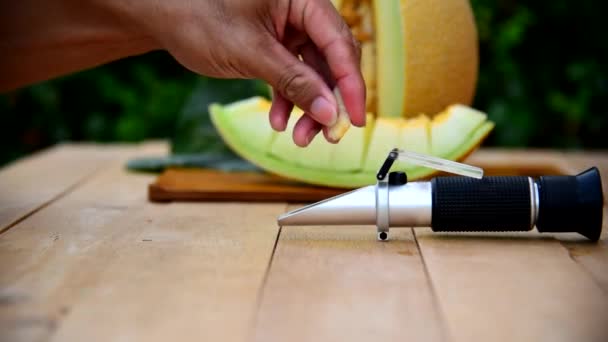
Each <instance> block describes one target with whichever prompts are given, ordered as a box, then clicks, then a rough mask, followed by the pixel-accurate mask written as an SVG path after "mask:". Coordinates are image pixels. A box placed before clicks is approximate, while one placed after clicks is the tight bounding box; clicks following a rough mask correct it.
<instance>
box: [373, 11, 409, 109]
mask: <svg viewBox="0 0 608 342" xmlns="http://www.w3.org/2000/svg"><path fill="white" fill-rule="evenodd" d="M373 6H374V7H373V12H374V15H375V18H374V21H375V22H376V23H382V24H381V25H376V26H375V28H376V32H375V35H376V40H375V42H376V61H378V62H377V63H376V69H377V72H376V75H377V76H376V88H377V89H376V94H382V96H377V97H376V99H377V102H378V103H377V106H378V107H377V110H376V113H381V115H382V116H385V117H401V115H402V113H403V106H404V99H403V94H405V77H403V75H404V74H405V47H404V46H403V32H402V31H403V25H402V22H401V21H402V20H403V19H402V17H401V8H400V6H401V2H400V1H373Z"/></svg>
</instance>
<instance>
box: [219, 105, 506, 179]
mask: <svg viewBox="0 0 608 342" xmlns="http://www.w3.org/2000/svg"><path fill="white" fill-rule="evenodd" d="M269 108H270V102H269V101H268V100H266V99H264V98H259V97H255V98H251V99H247V100H242V101H238V102H236V103H232V104H229V105H225V106H224V105H220V104H213V105H211V106H210V108H209V111H210V114H211V120H212V122H213V124H214V126H215V127H216V129H217V130H218V132H219V133H220V135H221V136H222V138H223V139H224V141H225V142H226V143H227V144H228V145H229V146H230V147H231V148H232V149H233V150H234V151H235V152H236V153H237V154H239V155H240V156H241V157H243V158H244V159H246V160H248V161H250V162H251V163H253V164H256V165H258V166H259V167H261V168H262V169H264V170H266V171H268V172H271V173H274V174H277V175H280V176H283V177H286V178H289V179H292V180H296V181H300V182H303V183H308V184H316V185H324V186H331V187H340V188H356V187H361V186H364V185H370V184H374V183H375V182H376V178H375V175H376V172H377V171H378V169H379V168H380V166H381V164H382V162H383V161H384V160H385V159H386V156H387V155H388V153H389V152H390V150H391V149H393V148H395V147H397V148H402V149H406V150H411V151H416V152H421V153H426V154H432V155H435V156H438V157H442V158H447V159H450V160H461V159H462V158H464V157H465V156H467V155H468V154H469V153H470V152H471V151H472V150H474V149H475V148H476V147H477V146H478V145H479V144H480V143H481V142H482V141H483V139H484V138H485V137H486V136H487V134H488V133H489V132H490V131H491V130H492V128H493V127H494V124H493V123H492V122H490V121H488V120H487V117H486V115H485V114H484V113H482V112H479V111H476V110H474V109H472V108H469V107H467V106H464V105H453V106H448V107H447V108H445V110H444V111H443V112H442V113H440V114H439V115H437V116H436V118H435V119H433V120H431V119H429V118H428V117H427V116H425V115H419V116H418V117H416V118H412V119H403V118H383V117H374V116H373V115H371V114H370V115H368V118H367V119H368V120H367V125H366V127H364V128H359V127H351V128H350V129H349V130H348V131H347V132H346V134H345V136H344V137H343V138H342V140H341V141H340V143H339V144H330V143H328V142H326V141H325V139H323V138H322V137H317V138H316V139H314V140H313V142H312V143H311V145H309V146H308V147H306V148H300V147H298V146H297V145H295V143H294V142H293V140H292V131H293V129H292V127H293V125H294V124H295V122H296V121H297V119H298V118H299V116H301V115H302V111H301V110H299V109H297V108H296V109H294V111H293V113H292V115H291V117H290V119H289V122H288V129H287V130H285V131H284V132H281V133H278V132H275V131H273V130H272V129H271V128H270V124H269V123H268V111H269ZM394 169H402V170H405V171H406V172H407V174H408V177H409V179H411V180H415V179H420V178H424V177H429V176H431V175H432V174H433V173H434V171H433V170H431V169H427V168H423V167H419V166H416V165H412V164H408V163H397V164H396V165H395V166H394Z"/></svg>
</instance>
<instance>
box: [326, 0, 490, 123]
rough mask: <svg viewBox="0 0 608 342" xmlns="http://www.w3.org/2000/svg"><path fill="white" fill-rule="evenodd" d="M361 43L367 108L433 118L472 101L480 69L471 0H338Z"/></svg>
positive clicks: (335, 1) (335, 0)
mask: <svg viewBox="0 0 608 342" xmlns="http://www.w3.org/2000/svg"><path fill="white" fill-rule="evenodd" d="M332 2H333V4H334V6H335V7H336V8H337V9H338V11H339V12H340V13H341V15H342V16H343V17H344V19H345V21H346V22H347V24H348V25H349V27H350V28H351V31H352V32H353V35H354V36H355V38H356V39H357V40H358V41H359V42H360V43H361V50H362V58H361V59H362V60H361V68H362V73H363V78H364V79H365V82H366V87H367V94H368V96H367V97H368V99H367V111H368V112H370V113H372V114H373V115H374V116H377V117H382V116H391V117H414V116H417V115H418V114H420V113H427V114H428V115H429V116H433V115H434V114H436V113H439V112H440V111H442V110H443V109H444V108H445V107H447V106H448V105H450V104H454V103H462V104H465V105H470V104H471V101H472V99H473V95H474V90H475V86H476V82H477V72H478V46H477V30H476V27H475V21H474V17H473V12H472V10H471V6H470V3H469V0H332Z"/></svg>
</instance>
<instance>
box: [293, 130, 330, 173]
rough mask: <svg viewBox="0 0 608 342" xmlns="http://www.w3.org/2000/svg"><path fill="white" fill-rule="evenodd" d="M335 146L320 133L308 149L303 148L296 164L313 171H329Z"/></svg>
mask: <svg viewBox="0 0 608 342" xmlns="http://www.w3.org/2000/svg"><path fill="white" fill-rule="evenodd" d="M332 149H333V145H331V144H330V143H328V142H327V140H325V138H324V137H323V132H319V134H317V136H316V137H315V139H314V140H313V141H312V142H311V143H310V144H309V145H308V146H307V147H306V148H301V149H300V153H299V154H298V160H297V161H296V164H298V165H300V166H303V167H306V168H311V169H327V166H328V165H329V164H330V161H331V152H332Z"/></svg>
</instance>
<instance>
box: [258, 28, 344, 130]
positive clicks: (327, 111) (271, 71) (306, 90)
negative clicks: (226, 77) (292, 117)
mask: <svg viewBox="0 0 608 342" xmlns="http://www.w3.org/2000/svg"><path fill="white" fill-rule="evenodd" d="M266 45H267V46H266V47H265V49H264V50H262V51H261V53H260V55H259V56H257V57H256V60H255V65H254V66H253V68H254V69H255V70H256V71H257V72H256V73H257V74H258V76H259V77H260V78H262V79H264V80H266V81H268V82H269V83H270V85H271V86H272V87H273V88H274V89H275V90H276V91H277V92H278V94H279V95H281V97H282V98H283V99H284V100H286V101H289V102H291V103H293V104H295V105H296V106H298V107H300V108H301V109H303V110H304V111H305V112H307V113H308V114H309V115H311V116H312V117H313V118H314V119H315V120H316V121H318V122H319V123H321V124H322V125H325V126H331V125H333V124H334V123H335V122H336V119H337V104H336V102H335V99H334V97H333V94H332V92H331V91H330V89H329V87H328V86H327V84H325V82H324V81H323V79H322V78H321V76H320V75H319V74H318V73H317V72H315V71H314V70H313V69H312V68H311V67H310V66H308V65H306V63H304V62H302V61H301V60H299V59H298V58H297V57H296V56H294V55H293V54H292V53H291V52H290V51H288V50H287V49H286V48H285V47H284V46H283V45H282V44H280V43H279V42H277V41H276V40H273V39H269V40H266ZM277 99H279V98H277ZM286 109H287V105H286V104H285V103H284V102H283V100H279V101H278V103H277V104H276V105H274V109H273V113H276V114H273V118H275V119H271V120H277V121H280V120H282V119H277V118H278V117H285V116H286V114H282V113H283V112H284V111H286Z"/></svg>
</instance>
